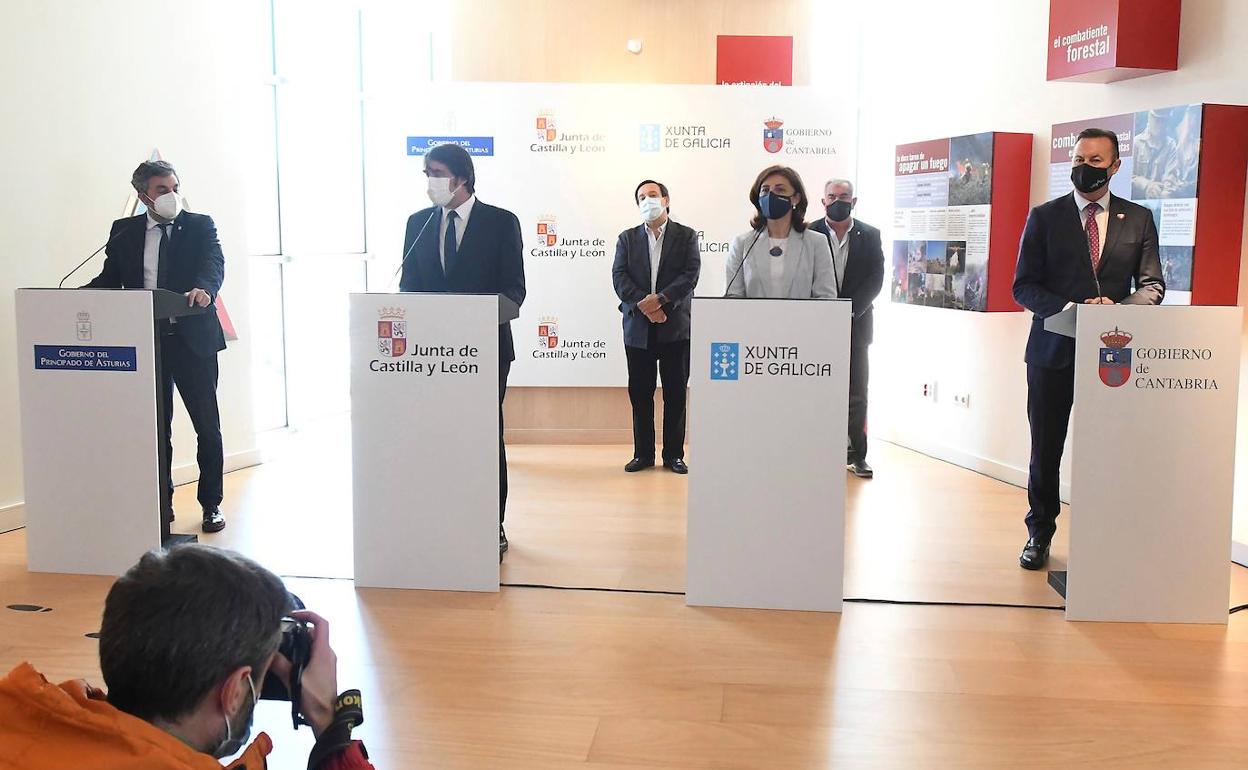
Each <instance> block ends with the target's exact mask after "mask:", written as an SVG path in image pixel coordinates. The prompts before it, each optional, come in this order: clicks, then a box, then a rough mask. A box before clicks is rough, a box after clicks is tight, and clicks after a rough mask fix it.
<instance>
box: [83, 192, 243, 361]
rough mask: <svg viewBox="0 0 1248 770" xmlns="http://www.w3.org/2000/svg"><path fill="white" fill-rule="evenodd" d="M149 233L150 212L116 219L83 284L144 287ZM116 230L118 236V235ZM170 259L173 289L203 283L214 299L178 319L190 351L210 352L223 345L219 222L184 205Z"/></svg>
mask: <svg viewBox="0 0 1248 770" xmlns="http://www.w3.org/2000/svg"><path fill="white" fill-rule="evenodd" d="M146 235H147V214H140V215H138V216H134V217H127V218H125V219H118V220H117V221H116V222H113V229H112V231H111V232H110V233H109V238H110V240H112V242H111V243H110V244H108V248H107V249H105V251H104V254H105V258H104V268H103V269H102V270H101V271H100V274H99V275H97V276H96V277H95V278H94V279H92V281H91V283H88V284H87V285H86V286H84V287H83V288H84V289H142V288H143V244H144V241H145V239H146ZM114 236H115V238H114ZM166 259H168V260H170V264H169V265H167V266H166V268H165V270H166V276H167V278H166V284H167V285H166V286H164V287H162V288H167V289H169V290H170V291H176V292H178V293H180V294H185V293H186V292H188V291H190V290H191V289H203V290H204V291H206V292H208V293H209V294H210V295H212V298H213V301H214V304H212V305H209V306H208V312H206V313H200V314H197V315H191V316H184V317H182V318H179V319H178V322H177V323H176V324H175V325H174V327H173V328H174V331H175V333H176V334H177V335H178V336H180V337H181V338H182V339H183V340H184V341H185V342H186V345H187V347H188V348H190V349H191V352H193V353H195V355H198V356H210V355H213V354H215V353H216V352H217V351H219V350H224V349H225V334H224V333H222V331H221V322H220V321H219V320H217V306H216V304H215V301H216V298H217V292H219V291H221V284H222V282H224V281H225V257H223V256H222V255H221V244H220V242H218V241H217V226H216V225H215V224H213V221H212V217H210V216H207V215H206V214H192V213H191V212H189V211H183V212H182V213H181V214H179V215H178V217H177V219H174V220H173V231H172V233H171V235H170V240H169V248H168V251H167V253H166Z"/></svg>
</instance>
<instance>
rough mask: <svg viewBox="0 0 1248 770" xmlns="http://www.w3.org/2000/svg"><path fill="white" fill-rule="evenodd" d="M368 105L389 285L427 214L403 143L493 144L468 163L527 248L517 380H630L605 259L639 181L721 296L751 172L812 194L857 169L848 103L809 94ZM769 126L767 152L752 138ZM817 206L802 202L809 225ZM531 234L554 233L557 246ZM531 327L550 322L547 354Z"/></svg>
mask: <svg viewBox="0 0 1248 770" xmlns="http://www.w3.org/2000/svg"><path fill="white" fill-rule="evenodd" d="M370 99H371V101H372V102H373V103H371V104H370V105H369V121H368V123H369V126H370V130H369V134H368V136H367V138H366V141H367V142H368V148H369V151H368V153H367V156H368V159H369V167H368V176H369V204H368V205H369V220H370V222H373V223H380V225H384V227H381V226H380V225H379V228H380V232H381V235H380V236H379V237H376V238H373V237H371V236H370V248H375V250H376V253H377V254H378V260H379V262H380V263H381V264H383V265H388V266H389V269H387V270H383V271H381V272H383V273H384V274H385V275H386V276H387V279H389V276H390V274H391V272H392V271H393V268H394V266H397V264H398V261H399V258H400V256H401V254H400V252H401V251H402V243H401V236H402V230H403V226H404V223H405V221H406V218H407V216H408V215H409V214H411V213H412V212H413V211H415V210H418V209H420V208H422V207H424V206H426V205H428V203H427V198H426V196H425V181H424V177H423V175H422V173H421V171H422V169H423V159H422V157H421V156H419V155H408V154H407V152H408V145H407V138H408V137H478V138H489V139H491V140H492V142H493V155H492V156H476V157H474V159H473V160H474V164H475V167H476V174H477V192H478V196H479V198H480V199H481V200H482V201H485V202H487V203H491V204H494V205H497V206H502V207H503V208H506V209H509V210H511V211H513V212H514V213H515V214H516V216H517V217H519V219H520V226H521V229H522V231H523V235H524V242H525V272H526V275H527V279H528V299H527V300H526V301H525V303H524V306H523V308H522V310H521V315H520V318H519V319H518V320H517V321H515V322H513V325H512V326H513V330H514V332H515V338H516V358H517V360H516V362H515V365H514V366H513V367H512V370H511V379H510V382H511V384H513V385H552V386H560V385H573V386H618V385H623V384H625V382H626V381H627V377H626V365H625V360H624V348H623V343H622V341H621V334H620V313H619V311H618V309H617V304H618V299H617V298H616V296H615V292H614V290H613V288H612V283H611V263H612V259H613V257H614V254H615V242H616V238H617V236H618V235H619V233H620V232H621V231H622V230H624V229H626V228H629V227H632V226H635V225H638V224H640V221H641V220H640V217H639V216H638V213H637V207H636V205H635V203H634V202H633V200H632V194H633V191H634V189H635V188H636V186H637V183H638V182H640V181H641V180H643V179H646V178H652V179H657V180H659V181H661V182H663V183H664V184H666V185H667V186H668V188H669V190H670V192H671V204H672V208H671V214H672V218H673V219H674V220H675V221H677V222H680V223H682V224H686V225H688V226H690V227H693V228H694V229H695V230H698V231H700V232H701V233H702V238H701V241H702V246H701V248H702V260H703V263H702V279H701V282H700V284H699V286H698V290H697V293H698V295H700V296H718V295H720V294H722V293H723V288H724V283H725V277H724V263H725V261H726V257H727V249H728V242H729V241H730V240H731V238H732V237H733V236H734V235H736V234H738V233H741V232H744V231H745V230H747V229H748V228H749V224H748V223H749V219H750V216H751V215H752V211H753V210H752V208H751V207H750V204H749V202H748V196H747V193H748V191H749V187H750V185H751V183H752V182H753V181H754V177H755V176H756V175H757V174H758V172H759V171H761V170H762V169H764V168H766V167H767V166H769V165H771V164H781V165H788V166H792V167H793V168H795V169H797V171H798V172H799V173H800V174H801V175H802V178H803V180H804V181H805V182H806V183H807V185H808V187H809V188H810V192H811V195H812V196H813V197H814V198H816V199H817V198H818V197H820V196H821V195H822V189H823V182H824V181H826V180H827V179H828V178H831V177H841V176H850V175H851V174H852V172H853V170H854V162H855V161H854V158H855V142H856V134H855V131H856V116H855V113H854V112H853V110H852V109H850V108H848V107H846V106H844V105H846V104H852V102H847V101H843V100H837V99H833V98H830V97H829V96H828V95H827V94H824V93H822V92H819V91H816V90H813V89H808V88H767V87H723V86H692V85H689V86H676V85H587V84H517V83H456V84H445V85H436V86H421V87H420V88H417V89H415V90H413V91H411V92H409V93H404V94H402V95H400V96H391V95H388V94H387V95H384V96H382V95H376V96H373V97H370ZM773 119H774V121H777V122H780V123H781V125H780V126H777V127H776V129H774V130H778V131H779V132H781V133H782V143H781V144H780V146H779V147H778V148H777V149H776V151H775V152H771V151H769V150H768V149H767V148H766V147H765V146H764V137H763V134H764V131H766V130H768V128H767V126H766V125H765V124H766V123H768V122H771V121H773ZM539 123H540V124H541V125H542V126H543V127H541V128H539ZM548 137H553V139H550V138H548ZM772 147H773V148H775V147H776V145H775V144H774V143H773V144H772ZM819 212H820V206H819V205H818V201H817V200H813V201H812V206H811V208H810V211H809V212H808V216H809V217H818V216H820V213H819ZM543 225H544V227H542V226H543ZM539 227H540V228H542V229H545V230H547V231H549V230H551V229H553V231H554V237H553V239H552V240H553V241H554V242H553V244H548V243H546V242H545V241H544V240H543V239H542V236H541V235H540V234H539ZM372 288H375V289H384V290H393V289H394V288H395V285H394V284H393V283H391V284H390V285H386V286H377V285H374V286H373V287H372ZM539 324H544V325H546V326H551V325H553V326H554V328H555V330H556V335H555V336H556V337H557V342H556V347H554V348H550V347H547V345H549V342H548V340H547V339H546V338H542V337H539V334H538V326H539Z"/></svg>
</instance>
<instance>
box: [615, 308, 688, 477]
mask: <svg viewBox="0 0 1248 770" xmlns="http://www.w3.org/2000/svg"><path fill="white" fill-rule="evenodd" d="M652 335H653V332H652ZM624 353H625V355H626V356H627V358H628V400H629V401H630V402H631V403H632V405H633V456H634V457H640V458H641V459H643V460H653V459H654V388H655V386H656V385H657V384H658V383H657V380H656V378H657V377H658V376H662V378H663V460H664V462H668V461H671V460H683V459H684V457H685V401H686V392H687V388H688V386H689V340H680V341H678V342H665V343H655V342H653V341H652V342H651V343H650V347H648V348H634V347H629V346H627V345H625V346H624Z"/></svg>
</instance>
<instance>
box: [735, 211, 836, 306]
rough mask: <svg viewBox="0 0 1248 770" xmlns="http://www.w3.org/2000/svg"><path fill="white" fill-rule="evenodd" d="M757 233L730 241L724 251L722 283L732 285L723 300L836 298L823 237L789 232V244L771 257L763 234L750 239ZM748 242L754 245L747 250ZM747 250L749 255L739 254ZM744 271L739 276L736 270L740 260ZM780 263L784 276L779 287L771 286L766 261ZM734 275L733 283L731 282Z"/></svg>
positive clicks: (829, 253) (810, 232)
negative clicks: (778, 255)
mask: <svg viewBox="0 0 1248 770" xmlns="http://www.w3.org/2000/svg"><path fill="white" fill-rule="evenodd" d="M755 235H758V231H757V230H751V231H749V232H746V233H742V234H741V235H738V236H737V237H736V238H733V239H732V245H731V246H729V248H728V271H727V273H726V274H725V276H724V279H725V280H728V281H732V285H731V286H729V287H728V291H727V293H726V294H725V296H728V297H769V298H772V299H810V298H811V297H816V298H819V299H834V298H835V297H836V273H835V272H834V271H833V268H832V247H831V246H829V245H828V239H827V236H825V235H823V234H822V233H818V232H815V231H814V230H811V229H810V228H806V229H805V230H803V231H802V232H800V233H799V232H797V231H796V230H790V231H789V242H788V243H787V244H786V245H785V248H784V256H782V257H773V256H771V255H770V254H769V253H768V252H769V251H771V239H769V238H768V237H767V233H766V231H764V232H763V233H762V234H761V235H758V240H756V241H755V239H754V236H755ZM751 241H753V243H754V245H753V246H750V243H751ZM747 248H749V250H750V253H749V254H744V253H743V252H744V251H745V250H746V249H747ZM743 259H744V260H745V267H744V268H742V270H741V272H740V274H737V268H738V267H740V266H741V260H743ZM773 259H783V260H784V272H783V274H782V275H781V278H780V284H779V285H774V284H773V282H772V280H771V266H770V264H769V263H770V261H771V260H773ZM733 275H736V276H737V277H736V279H733Z"/></svg>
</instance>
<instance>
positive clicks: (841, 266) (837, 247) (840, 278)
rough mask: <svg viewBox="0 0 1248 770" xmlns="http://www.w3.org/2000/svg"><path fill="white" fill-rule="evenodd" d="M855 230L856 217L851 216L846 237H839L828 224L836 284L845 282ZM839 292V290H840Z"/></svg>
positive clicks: (838, 285) (846, 229)
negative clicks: (846, 267)
mask: <svg viewBox="0 0 1248 770" xmlns="http://www.w3.org/2000/svg"><path fill="white" fill-rule="evenodd" d="M853 231H854V218H853V217H850V218H849V227H847V228H845V238H844V239H843V240H842V239H838V238H837V237H836V231H835V230H833V229H832V225H831V224H830V223H829V224H828V241H829V242H830V243H831V245H832V269H833V270H835V271H836V285H837V287H838V289H839V287H840V285H841V284H843V283H845V265H846V264H848V262H849V234H850V233H852V232H853ZM838 293H839V291H838Z"/></svg>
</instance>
